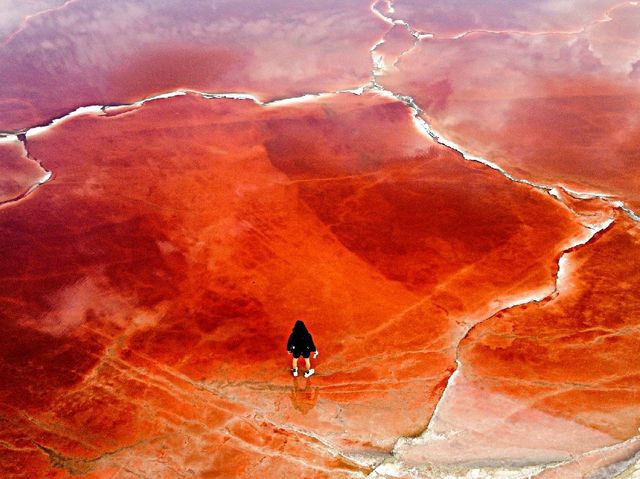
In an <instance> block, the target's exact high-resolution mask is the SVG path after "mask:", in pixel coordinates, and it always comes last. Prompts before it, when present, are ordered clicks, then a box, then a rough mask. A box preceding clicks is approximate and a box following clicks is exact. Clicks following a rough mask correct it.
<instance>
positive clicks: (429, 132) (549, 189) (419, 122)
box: [365, 80, 640, 222]
mask: <svg viewBox="0 0 640 479" xmlns="http://www.w3.org/2000/svg"><path fill="white" fill-rule="evenodd" d="M372 83H373V85H372V86H370V87H369V88H365V91H374V92H378V93H379V94H381V95H387V96H391V97H393V98H395V99H396V100H399V101H401V102H402V103H404V104H405V105H407V106H408V107H409V108H410V109H411V111H412V112H413V120H414V123H415V124H416V127H417V128H418V130H419V131H420V132H422V133H423V134H425V135H426V136H428V137H429V138H431V139H432V140H434V141H435V142H437V143H439V144H440V145H443V146H446V147H447V148H449V149H451V150H454V151H456V152H457V153H459V154H460V155H461V156H462V157H463V158H464V159H465V160H467V161H475V162H477V163H482V164H483V165H485V166H488V167H489V168H491V169H492V170H495V171H497V172H499V173H500V174H501V175H502V176H504V177H505V178H507V179H508V180H510V181H513V182H515V183H521V184H524V185H528V186H530V187H532V188H535V189H538V190H543V191H545V192H546V193H547V194H549V195H550V196H551V197H553V198H554V199H556V200H558V201H560V203H562V204H563V205H564V206H565V207H567V208H569V206H568V205H567V204H566V203H565V202H564V201H562V199H561V198H559V196H558V194H557V189H558V188H561V189H562V190H564V191H566V192H567V193H568V194H570V195H571V196H573V197H575V198H578V199H583V200H586V199H601V200H604V201H606V202H608V203H609V204H611V205H613V206H614V207H615V208H617V209H619V210H621V211H623V212H624V213H625V214H627V215H628V216H629V217H630V218H631V219H632V220H634V221H636V222H640V216H639V215H638V214H637V213H636V212H635V211H633V210H632V209H631V208H629V207H628V206H626V205H625V203H624V202H623V201H619V200H615V201H613V200H611V197H612V195H609V194H606V193H599V192H586V191H575V190H571V189H569V188H567V187H566V186H563V185H558V186H551V185H546V184H543V183H536V182H533V181H530V180H525V179H524V178H517V177H515V176H513V175H512V174H511V173H509V172H508V171H506V170H505V169H503V168H502V167H501V166H499V165H497V164H496V163H493V162H492V161H489V160H487V159H485V158H481V157H479V156H476V155H473V154H471V153H469V152H467V151H466V150H464V148H462V147H461V146H460V145H458V144H457V143H454V142H453V141H451V140H448V139H447V138H444V137H443V136H442V135H440V133H438V132H437V131H435V130H434V129H433V128H431V126H430V125H429V124H428V123H427V122H426V121H425V120H424V118H422V117H421V116H420V115H421V114H422V113H423V112H424V110H422V108H420V106H418V104H417V103H416V102H415V100H414V99H413V97H410V96H408V95H400V94H397V93H394V92H392V91H391V90H388V89H386V88H385V87H384V86H382V85H380V84H379V83H377V82H376V81H375V80H374V81H373V82H372ZM569 209H570V210H571V208H569Z"/></svg>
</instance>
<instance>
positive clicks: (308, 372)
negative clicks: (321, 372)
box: [304, 369, 316, 378]
mask: <svg viewBox="0 0 640 479" xmlns="http://www.w3.org/2000/svg"><path fill="white" fill-rule="evenodd" d="M315 372H316V370H315V369H309V370H308V371H305V373H304V377H305V378H308V377H309V376H313V373H315Z"/></svg>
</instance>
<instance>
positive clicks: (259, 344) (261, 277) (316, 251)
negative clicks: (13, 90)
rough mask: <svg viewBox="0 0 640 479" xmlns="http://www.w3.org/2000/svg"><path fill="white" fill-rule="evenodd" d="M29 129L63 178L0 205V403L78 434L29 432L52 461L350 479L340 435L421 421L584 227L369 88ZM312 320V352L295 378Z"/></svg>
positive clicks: (176, 104) (92, 469) (157, 107)
mask: <svg viewBox="0 0 640 479" xmlns="http://www.w3.org/2000/svg"><path fill="white" fill-rule="evenodd" d="M122 132H127V133H126V134H122ZM27 139H28V145H29V149H30V152H31V153H32V154H33V155H34V156H36V157H38V158H40V159H42V160H43V161H45V162H46V164H47V166H48V167H49V168H51V169H52V170H53V171H54V172H55V174H56V177H55V181H53V182H51V183H48V184H46V185H44V186H43V187H41V188H39V189H38V190H37V191H36V192H35V193H34V194H33V195H31V196H30V197H29V198H28V200H27V201H24V202H21V203H19V204H17V205H15V206H14V207H12V208H10V209H9V208H7V209H3V210H0V232H1V233H2V234H1V235H0V247H2V250H3V251H6V254H5V255H4V256H3V258H2V260H1V261H0V290H1V291H2V292H3V293H2V294H1V295H0V312H1V314H2V316H3V318H4V320H3V322H2V324H1V325H0V330H1V331H0V332H1V333H2V336H3V337H4V338H5V340H6V345H5V346H3V348H2V351H3V354H2V356H1V359H2V361H3V368H2V369H3V370H4V371H5V373H4V376H3V378H2V381H3V384H6V387H4V388H3V396H2V398H3V401H4V402H5V403H7V404H9V405H11V406H12V407H14V408H16V410H17V411H21V413H22V412H24V413H27V414H29V417H33V418H34V424H36V425H38V427H39V428H43V429H47V428H49V427H50V426H49V425H55V427H56V428H58V429H59V430H60V431H63V434H64V436H66V437H68V440H69V441H71V440H76V441H79V442H81V443H82V444H83V445H84V449H79V448H78V447H77V446H73V445H71V444H70V443H69V445H67V446H65V445H64V444H61V443H60V441H59V440H57V439H55V438H51V437H47V438H43V440H42V442H41V443H39V444H41V445H42V446H43V447H44V448H45V449H37V448H34V445H33V444H30V445H28V446H27V449H29V450H30V451H36V450H37V451H40V453H41V454H45V455H47V456H49V458H50V460H51V464H52V468H53V469H52V470H53V471H55V470H56V468H63V469H67V470H68V471H71V470H79V469H73V468H84V469H82V471H83V472H82V473H83V474H88V473H93V474H97V476H96V477H101V476H100V475H101V474H102V472H101V471H107V470H110V469H109V468H112V467H127V468H129V469H131V470H133V471H138V472H139V471H144V472H145V473H146V474H154V477H164V476H167V477H170V475H171V472H170V471H172V470H174V469H179V470H192V471H194V474H197V475H201V476H202V477H206V476H207V475H215V474H216V473H217V476H216V477H244V476H246V477H248V476H250V475H253V474H255V473H256V471H258V472H259V473H260V474H261V475H263V476H264V477H275V475H278V474H280V475H282V473H284V472H283V471H285V469H286V468H287V467H289V468H290V467H291V465H292V464H294V465H296V467H301V468H302V470H303V475H304V474H308V475H310V476H313V475H316V476H317V477H322V476H323V475H326V476H327V477H340V476H341V475H344V476H345V477H347V476H348V475H349V474H352V473H353V472H354V471H355V470H361V469H362V468H361V467H360V466H356V465H354V464H352V463H350V462H349V461H345V462H343V461H341V460H336V459H335V457H336V456H335V449H334V448H338V449H339V450H342V451H346V452H349V451H361V450H363V449H365V450H369V451H372V452H374V453H375V452H379V451H380V450H382V449H386V448H389V447H391V446H392V445H393V443H394V441H395V438H397V437H398V436H399V435H402V434H407V433H411V434H415V433H417V430H418V429H420V428H421V427H424V426H425V425H426V424H425V423H426V421H427V420H428V418H429V417H430V416H431V414H432V412H433V409H434V407H435V405H436V403H437V400H438V397H439V395H440V393H441V391H442V390H443V388H444V387H445V386H446V384H447V379H448V377H449V375H450V374H451V371H452V370H453V368H454V355H455V345H456V344H457V341H458V340H459V338H460V337H461V335H462V334H463V332H464V325H465V324H473V323H474V322H476V321H478V320H480V319H482V318H484V317H486V315H487V314H493V313H495V312H496V311H497V309H499V308H500V307H502V306H501V305H503V304H508V303H510V302H511V301H513V298H514V297H519V296H521V295H526V294H530V291H531V290H532V289H533V290H539V289H545V288H550V287H552V285H553V275H554V273H555V271H556V258H557V256H558V255H559V253H560V251H561V250H563V249H564V248H566V246H567V244H568V243H569V242H571V241H572V239H573V238H574V237H576V236H579V235H581V234H582V233H583V229H584V228H583V227H581V226H580V225H579V224H578V223H577V222H576V221H575V219H574V215H573V213H571V212H570V210H568V209H567V208H564V207H563V206H561V205H560V204H559V203H558V202H556V201H555V200H554V199H552V198H551V197H550V196H548V195H546V194H542V193H539V192H537V191H535V190H533V189H531V188H530V187H528V186H526V185H522V184H516V183H513V182H511V181H509V180H507V179H506V178H504V177H503V176H502V175H500V174H498V173H496V172H492V171H489V170H487V169H485V168H484V167H483V166H482V165H478V164H474V163H471V162H467V161H464V160H463V159H462V158H461V157H460V156H459V155H457V154H455V153H453V152H451V151H450V150H448V149H446V148H444V147H442V146H440V145H437V144H435V143H434V142H433V141H432V140H430V139H428V138H427V137H425V136H424V135H422V134H421V133H420V132H419V131H418V130H417V129H416V127H415V125H414V122H413V119H412V117H411V114H410V111H409V110H408V109H407V108H406V107H405V106H404V105H403V104H402V103H400V102H398V101H395V100H393V99H389V98H387V97H383V96H379V95H374V94H365V95H362V96H356V95H349V94H342V95H333V96H326V97H322V98H320V99H318V100H313V101H308V102H298V103H290V104H282V105H280V106H266V107H264V106H259V105H257V104H255V103H254V102H252V101H248V100H222V99H218V100H205V99H203V98H201V97H199V96H196V95H185V96H181V97H176V98H171V99H167V100H156V101H151V102H148V103H146V104H144V105H143V106H141V107H139V108H137V109H129V110H128V111H126V112H123V113H122V114H116V115H112V116H109V115H82V116H77V117H74V118H73V119H69V120H67V121H63V122H61V123H60V124H58V125H56V126H55V127H53V128H52V129H51V130H50V131H49V132H46V133H40V134H38V135H27ZM506 264H508V265H509V268H505V265H506ZM299 318H302V319H304V320H305V322H306V323H307V325H308V326H309V328H310V330H311V332H312V334H313V335H314V339H315V340H316V343H317V344H318V347H319V349H320V351H321V356H320V358H319V359H318V360H316V361H314V364H316V365H317V371H318V376H317V377H315V378H313V381H314V382H313V386H310V385H309V384H308V383H307V384H306V385H305V386H302V385H301V386H300V387H299V388H297V389H296V386H295V384H294V385H293V386H292V384H291V379H290V377H289V373H288V367H289V364H290V359H289V357H288V356H287V355H286V352H285V345H286V340H287V336H288V334H289V332H290V329H291V327H292V325H293V323H294V321H295V320H296V319H299ZM307 386H309V387H308V388H307ZM314 388H315V389H314ZM309 390H311V391H313V393H312V395H311V397H307V396H306V395H303V394H302V393H301V391H309ZM292 394H293V396H292ZM335 417H338V418H339V420H334V419H333V418H335ZM265 421H266V422H265ZM265 424H266V425H265ZM303 431H313V435H311V434H310V433H309V434H307V433H304V432H303ZM30 434H32V433H30ZM316 438H321V441H320V440H318V439H316ZM318 441H320V442H318ZM47 450H49V451H54V452H46V451H47ZM168 450H170V451H180V452H179V453H175V452H172V453H171V454H169V453H166V451H168ZM43 451H44V452H43ZM265 451H266V452H268V454H266V455H267V456H268V459H266V460H265V461H262V462H261V461H260V458H261V457H263V456H264V455H265ZM159 458H162V460H160V461H159ZM87 461H89V463H87ZM87 464H89V465H87ZM34 467H35V466H34ZM38 467H40V466H38ZM365 469H366V468H365ZM277 471H280V472H277ZM304 471H307V472H304ZM276 473H277V474H276ZM104 474H107V472H104ZM105 477H106V476H105Z"/></svg>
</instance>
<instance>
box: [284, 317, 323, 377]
mask: <svg viewBox="0 0 640 479" xmlns="http://www.w3.org/2000/svg"><path fill="white" fill-rule="evenodd" d="M287 352H288V353H289V354H293V363H292V368H291V374H293V376H294V377H296V376H298V358H299V357H300V355H302V357H303V358H304V364H305V366H306V367H307V370H306V372H305V373H304V377H305V378H308V377H309V376H311V375H312V374H313V373H315V372H316V371H315V369H311V361H310V360H309V355H310V354H311V353H314V355H313V357H314V359H315V358H317V357H318V350H317V349H316V345H315V344H313V339H312V338H311V334H310V333H309V331H308V330H307V327H306V326H305V325H304V323H303V322H302V321H296V324H295V325H294V326H293V331H291V335H290V336H289V341H288V342H287Z"/></svg>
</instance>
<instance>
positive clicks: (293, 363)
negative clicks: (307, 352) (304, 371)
mask: <svg viewBox="0 0 640 479" xmlns="http://www.w3.org/2000/svg"><path fill="white" fill-rule="evenodd" d="M291 359H292V361H291V367H292V368H293V369H298V358H291Z"/></svg>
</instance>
